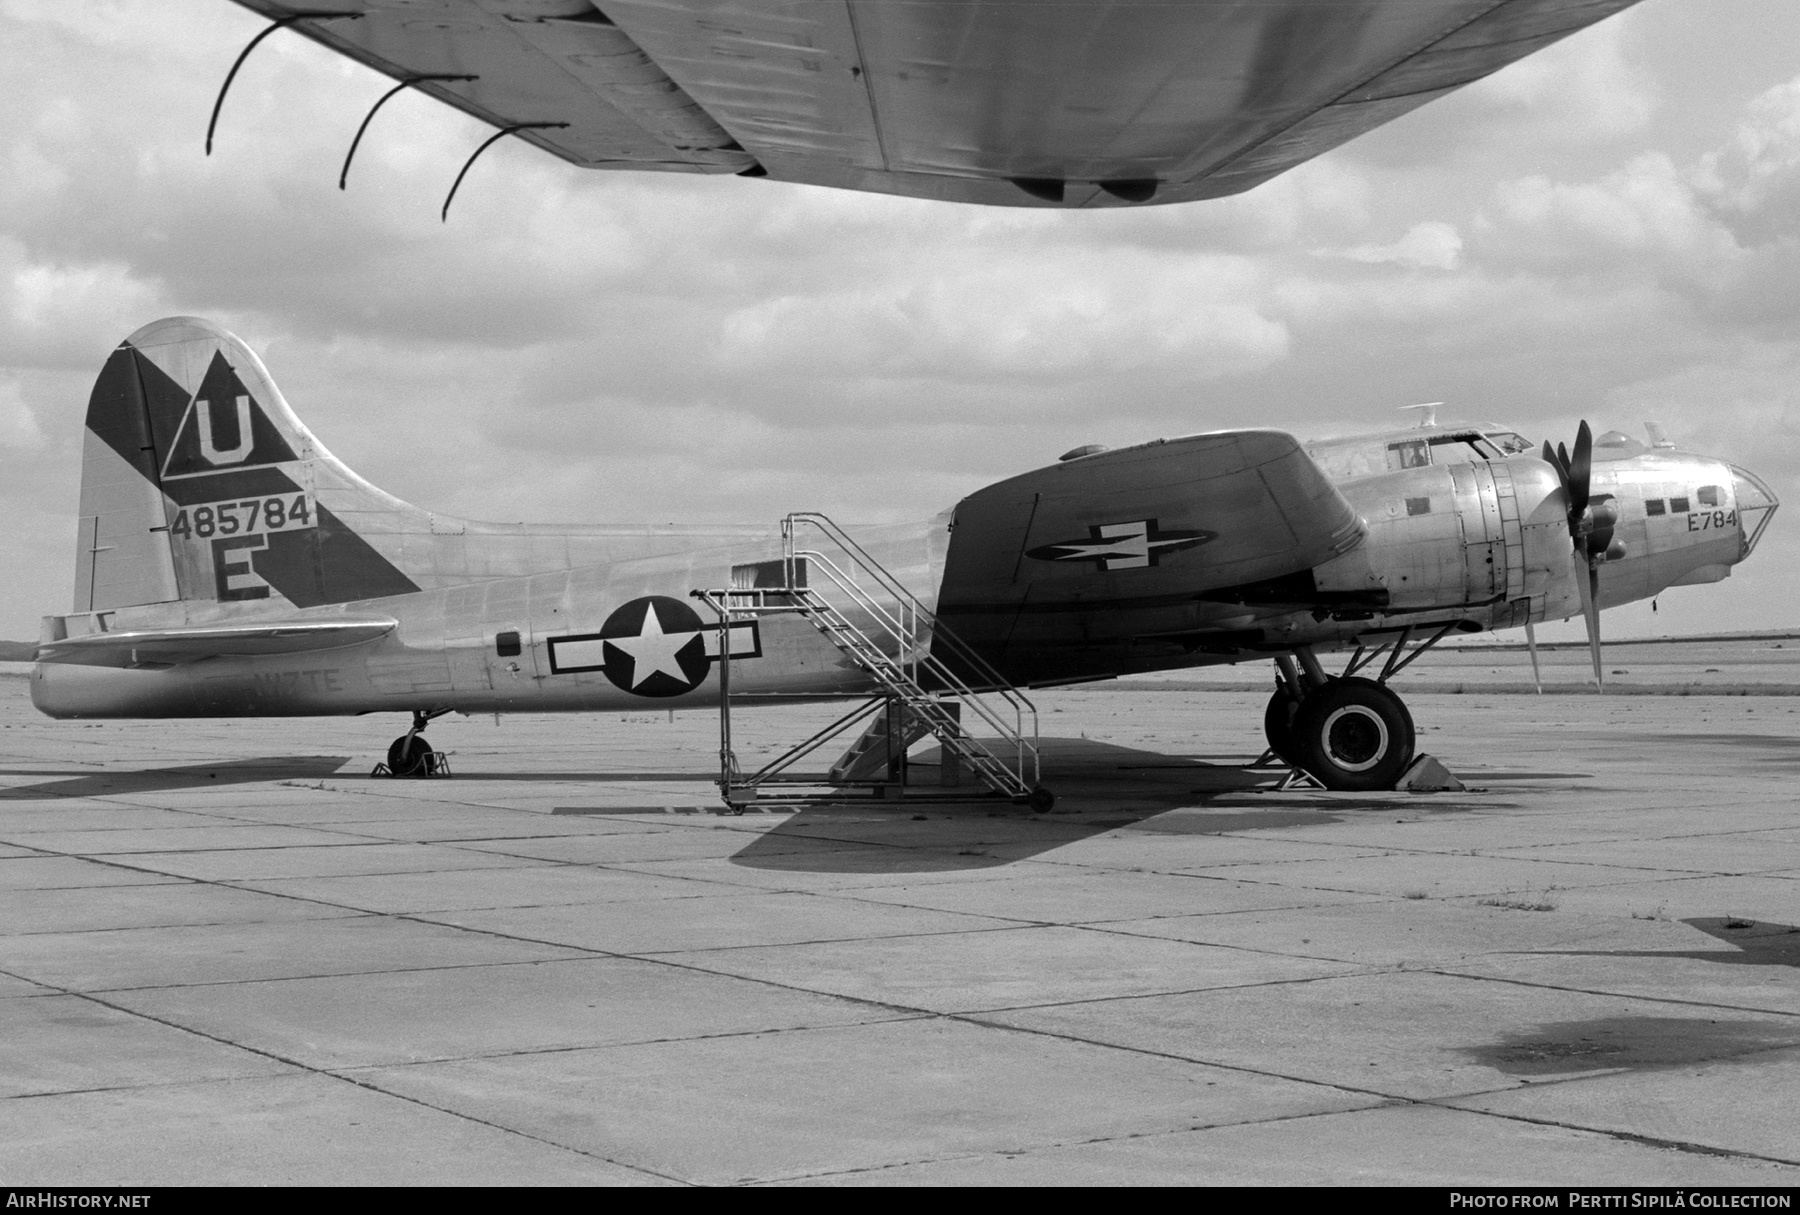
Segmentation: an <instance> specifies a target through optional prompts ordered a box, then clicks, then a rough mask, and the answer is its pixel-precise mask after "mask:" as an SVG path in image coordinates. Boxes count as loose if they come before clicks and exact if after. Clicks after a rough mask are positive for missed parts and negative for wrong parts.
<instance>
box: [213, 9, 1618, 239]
mask: <svg viewBox="0 0 1800 1215" xmlns="http://www.w3.org/2000/svg"><path fill="white" fill-rule="evenodd" d="M237 2H238V3H239V4H242V5H244V6H245V7H246V8H250V9H254V10H255V11H257V12H259V13H261V14H263V15H265V16H267V17H270V18H272V19H282V18H295V20H294V28H295V29H297V30H298V31H299V32H300V33H302V34H304V35H306V36H307V37H309V38H312V39H314V40H316V41H318V42H321V43H323V44H324V45H326V46H328V47H331V48H332V49H333V50H336V51H338V52H340V53H342V54H344V55H347V56H349V57H350V58H352V59H356V60H358V61H360V62H362V63H365V64H367V65H369V66H370V67H372V68H374V69H376V70H377V71H379V72H383V73H385V74H386V75H388V76H391V77H393V78H394V79H395V80H415V81H417V84H416V86H415V87H417V88H418V89H419V90H420V91H422V92H425V93H428V94H430V95H431V96H433V97H436V98H437V99H439V100H440V101H443V102H445V103H447V104H449V105H453V106H455V107H457V108H458V109H461V110H464V111H466V112H467V113H469V114H472V115H474V116H475V117H477V118H480V119H481V120H482V121H484V122H488V123H491V124H492V125H494V126H495V127H498V128H501V129H507V128H514V127H521V128H522V129H518V130H517V131H515V134H516V135H517V136H518V137H519V138H521V139H525V140H528V141H530V142H531V143H534V144H536V145H537V146H538V147H540V148H543V149H544V150H545V151H547V152H551V153H554V154H555V155H557V156H560V157H562V158H564V159H565V160H568V161H571V162H573V163H575V164H578V165H583V166H586V167H589V168H601V169H655V170H665V171H674V172H697V173H740V174H743V175H745V176H754V177H765V176H766V177H770V178H774V179H777V180H781V181H795V182H808V183H811V184H815V185H827V186H838V187H843V188H847V189H856V190H873V191H878V192H881V193H888V194H905V195H911V196H914V197H919V198H935V199H944V200H951V201H958V202H977V203H996V204H1005V205H1016V206H1063V207H1094V206H1116V205H1120V204H1122V203H1124V204H1130V203H1144V202H1157V203H1165V202H1187V201H1192V200H1195V199H1203V198H1217V197H1220V196H1222V195H1227V194H1235V193H1238V192H1240V191H1243V190H1248V189H1250V188H1251V187H1252V186H1255V185H1259V184H1260V183H1262V182H1264V181H1267V180H1268V179H1269V178H1271V177H1274V176H1275V175H1277V174H1278V173H1281V172H1283V171H1284V170H1287V169H1290V168H1292V167H1294V166H1295V165H1297V164H1300V163H1301V162H1302V161H1306V160H1309V159H1311V158H1312V157H1314V156H1317V155H1319V154H1320V153H1322V152H1326V151H1329V150H1330V149H1332V148H1335V147H1337V146H1338V145H1339V144H1341V143H1344V142H1345V141H1346V140H1349V139H1352V138H1354V137H1355V136H1357V135H1360V134H1362V133H1363V132H1365V131H1368V130H1371V129H1373V128H1375V127H1377V126H1380V125H1381V124H1382V123H1385V122H1388V121H1390V120H1391V119H1393V118H1396V117H1398V116H1400V115H1401V114H1404V113H1406V112H1407V111H1409V110H1411V109H1414V108H1416V107H1417V106H1420V105H1423V104H1424V103H1425V102H1427V101H1430V100H1432V99H1433V98H1435V97H1440V96H1442V95H1443V94H1445V93H1447V92H1449V91H1450V90H1452V89H1455V88H1459V87H1461V86H1462V85H1465V84H1468V83H1469V82H1471V81H1473V80H1478V79H1480V78H1481V77H1483V76H1486V75H1488V74H1489V73H1491V72H1494V71H1496V70H1498V69H1500V68H1502V67H1505V66H1506V65H1507V64H1509V63H1512V62H1513V61H1514V60H1517V59H1520V58H1522V57H1524V56H1525V55H1528V54H1530V53H1531V52H1533V51H1535V50H1537V49H1539V48H1540V47H1543V46H1547V45H1548V44H1550V43H1552V42H1555V41H1557V40H1558V39H1560V38H1563V37H1565V36H1566V35H1568V34H1571V33H1574V32H1575V31H1577V30H1580V29H1583V28H1585V27H1587V26H1589V25H1591V24H1593V23H1594V22H1596V21H1599V20H1601V19H1602V18H1604V17H1607V16H1610V15H1612V14H1613V13H1616V12H1618V11H1620V10H1621V9H1624V8H1627V7H1629V6H1630V5H1631V4H1633V3H1635V2H1636V0H1331V2H1329V3H1320V2H1319V0H1257V2H1256V3H1245V2H1244V0H1173V2H1169V0H1159V2H1155V3H1151V2H1146V0H1061V2H1052V0H1025V2H1020V0H905V2H882V0H400V2H396V0H334V2H333V3H331V4H329V5H300V4H295V3H291V2H289V0H237ZM522 124H523V125H522ZM349 134H350V133H349V132H346V133H345V135H346V139H348V137H349ZM378 137H379V136H378V135H371V138H378Z"/></svg>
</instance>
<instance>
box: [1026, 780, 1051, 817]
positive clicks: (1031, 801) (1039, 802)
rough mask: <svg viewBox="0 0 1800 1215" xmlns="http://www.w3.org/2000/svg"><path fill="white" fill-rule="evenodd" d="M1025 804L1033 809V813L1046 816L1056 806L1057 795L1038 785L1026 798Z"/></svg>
mask: <svg viewBox="0 0 1800 1215" xmlns="http://www.w3.org/2000/svg"><path fill="white" fill-rule="evenodd" d="M1025 804H1026V805H1027V806H1030V807H1031V810H1032V813H1034V814H1044V813H1046V812H1048V811H1049V809H1050V807H1052V806H1054V805H1055V804H1056V794H1054V793H1052V792H1050V790H1048V789H1046V788H1044V786H1042V785H1038V786H1036V787H1035V788H1033V789H1032V791H1031V792H1030V794H1028V795H1027V796H1026V798H1025Z"/></svg>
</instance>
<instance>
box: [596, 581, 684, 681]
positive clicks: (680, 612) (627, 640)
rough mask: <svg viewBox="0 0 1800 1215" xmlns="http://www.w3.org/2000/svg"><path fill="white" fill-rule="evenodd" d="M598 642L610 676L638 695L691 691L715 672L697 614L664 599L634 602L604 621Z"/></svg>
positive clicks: (655, 598) (682, 605)
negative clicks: (602, 649) (603, 647)
mask: <svg viewBox="0 0 1800 1215" xmlns="http://www.w3.org/2000/svg"><path fill="white" fill-rule="evenodd" d="M600 638H601V641H602V642H603V643H604V645H605V651H604V652H605V656H606V666H605V668H604V670H605V673H606V677H607V678H608V679H610V680H612V681H613V683H615V684H617V685H618V686H619V687H621V688H624V689H625V690H626V691H627V692H631V693H633V694H634V695H637V696H680V695H681V694H682V693H684V692H692V691H693V690H694V689H695V688H697V687H699V686H700V682H701V681H702V680H703V679H705V678H706V673H707V672H708V671H709V670H711V669H712V660H711V659H710V658H708V657H707V655H706V638H705V626H703V625H702V624H701V622H700V616H699V614H698V613H697V612H695V611H694V609H693V608H691V607H689V606H688V605H687V604H685V603H683V602H682V601H681V600H679V599H670V598H669V597H668V596H666V595H649V596H646V597H645V598H643V599H633V600H632V601H631V602H630V603H627V604H626V605H625V606H624V607H622V608H620V609H619V610H618V611H616V612H614V613H613V614H612V615H610V616H608V617H607V618H606V623H605V624H603V625H601V626H600Z"/></svg>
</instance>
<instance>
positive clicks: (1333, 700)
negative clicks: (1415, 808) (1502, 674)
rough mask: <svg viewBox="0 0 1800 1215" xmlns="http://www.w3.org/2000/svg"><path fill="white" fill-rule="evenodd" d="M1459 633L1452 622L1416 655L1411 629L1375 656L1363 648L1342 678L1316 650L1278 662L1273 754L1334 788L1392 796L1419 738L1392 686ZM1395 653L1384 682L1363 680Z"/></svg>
mask: <svg viewBox="0 0 1800 1215" xmlns="http://www.w3.org/2000/svg"><path fill="white" fill-rule="evenodd" d="M1455 627H1456V624H1455V623H1454V622H1453V623H1451V624H1447V625H1444V626H1443V627H1442V628H1439V629H1437V630H1436V631H1435V632H1434V633H1433V634H1432V635H1431V636H1430V637H1429V638H1428V639H1426V640H1424V641H1421V642H1419V643H1418V644H1417V645H1416V646H1415V647H1414V648H1413V649H1412V651H1411V652H1410V653H1408V652H1407V649H1406V646H1407V642H1408V641H1409V640H1411V638H1412V634H1413V630H1412V629H1410V628H1408V629H1403V630H1401V631H1400V634H1399V636H1398V637H1397V638H1396V639H1394V640H1393V641H1391V642H1383V643H1381V644H1380V645H1377V646H1375V647H1374V648H1373V649H1371V648H1369V647H1366V646H1358V647H1357V649H1356V652H1355V653H1354V654H1353V655H1351V658H1350V662H1349V665H1348V666H1347V667H1346V668H1345V670H1344V673H1343V674H1342V675H1327V674H1326V673H1325V671H1324V669H1323V668H1322V667H1321V666H1320V665H1319V659H1318V656H1317V655H1316V654H1314V653H1313V651H1312V648H1311V647H1310V646H1303V647H1301V648H1300V649H1297V650H1296V651H1295V652H1294V655H1293V657H1292V658H1290V657H1288V656H1287V655H1286V654H1282V655H1279V656H1277V657H1276V659H1275V665H1276V668H1277V672H1278V674H1277V677H1276V682H1275V694H1274V695H1273V696H1271V697H1270V698H1269V704H1268V707H1267V708H1266V709H1264V710H1263V733H1264V734H1265V735H1266V736H1267V737H1268V740H1269V750H1270V751H1272V752H1274V754H1275V755H1276V756H1277V757H1278V758H1280V759H1282V760H1284V761H1285V762H1286V763H1287V764H1288V765H1289V766H1290V767H1293V768H1297V769H1299V770H1301V771H1303V772H1305V773H1306V774H1307V775H1309V776H1311V777H1312V778H1313V779H1314V780H1317V781H1318V782H1319V783H1320V784H1322V785H1324V786H1325V787H1326V788H1327V789H1335V790H1341V791H1345V792H1357V793H1366V792H1370V791H1372V790H1376V789H1392V788H1393V787H1394V784H1395V782H1396V781H1398V780H1399V779H1400V776H1401V774H1402V773H1404V772H1405V771H1406V768H1407V765H1409V764H1411V763H1412V761H1413V752H1414V747H1415V744H1416V741H1417V739H1416V735H1415V732H1414V729H1413V720H1412V714H1411V713H1409V712H1407V709H1406V704H1405V702H1404V701H1402V700H1401V699H1400V697H1398V696H1397V695H1395V694H1394V693H1393V692H1392V691H1390V690H1389V689H1388V686H1387V680H1388V678H1389V677H1390V676H1393V675H1395V674H1398V673H1399V672H1400V671H1401V670H1403V669H1404V668H1405V667H1406V666H1407V665H1409V664H1410V663H1411V662H1412V661H1413V660H1414V659H1415V658H1417V657H1418V656H1419V655H1420V654H1423V653H1424V652H1425V651H1426V650H1428V649H1430V648H1431V647H1432V646H1434V645H1436V644H1437V643H1438V641H1439V640H1441V639H1442V638H1443V637H1444V636H1445V635H1446V634H1448V633H1449V632H1450V631H1451V630H1452V629H1454V628H1455ZM1390 649H1391V653H1389V655H1388V660H1387V662H1386V664H1385V665H1384V666H1383V667H1382V671H1381V676H1380V678H1379V679H1368V678H1365V677H1363V676H1359V675H1357V674H1356V672H1357V671H1359V670H1362V669H1364V668H1366V667H1369V666H1371V665H1372V664H1373V663H1374V662H1375V660H1376V659H1378V658H1380V657H1381V655H1382V654H1383V653H1384V652H1387V651H1390ZM1296 660H1298V666H1296Z"/></svg>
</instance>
